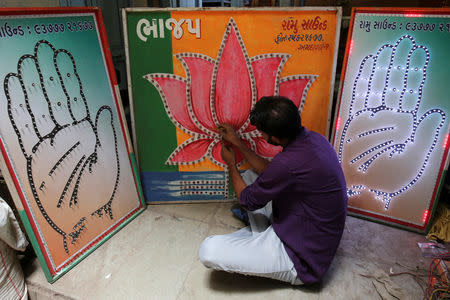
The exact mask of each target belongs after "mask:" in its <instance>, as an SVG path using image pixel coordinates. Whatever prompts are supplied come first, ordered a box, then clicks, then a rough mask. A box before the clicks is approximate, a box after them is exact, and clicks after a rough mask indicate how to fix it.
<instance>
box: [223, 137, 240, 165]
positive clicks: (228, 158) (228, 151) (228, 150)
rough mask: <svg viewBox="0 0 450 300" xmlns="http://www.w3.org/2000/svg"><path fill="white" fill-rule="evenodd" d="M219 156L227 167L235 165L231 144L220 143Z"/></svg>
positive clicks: (234, 155)
mask: <svg viewBox="0 0 450 300" xmlns="http://www.w3.org/2000/svg"><path fill="white" fill-rule="evenodd" d="M221 155H222V159H223V160H224V161H225V163H226V164H227V165H228V166H229V167H231V166H235V165H236V154H235V153H234V149H233V146H232V145H231V144H229V143H227V142H224V141H222V151H221Z"/></svg>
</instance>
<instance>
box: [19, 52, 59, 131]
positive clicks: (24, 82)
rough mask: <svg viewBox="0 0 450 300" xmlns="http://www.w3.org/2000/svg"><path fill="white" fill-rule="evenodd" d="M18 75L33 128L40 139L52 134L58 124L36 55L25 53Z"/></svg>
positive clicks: (21, 59)
mask: <svg viewBox="0 0 450 300" xmlns="http://www.w3.org/2000/svg"><path fill="white" fill-rule="evenodd" d="M18 77H19V80H20V81H21V88H22V90H23V93H24V95H25V102H26V103H27V105H29V109H28V112H29V114H30V116H31V118H32V120H33V124H32V125H33V129H34V130H35V132H36V134H37V136H38V138H39V139H43V138H44V137H45V136H46V135H48V134H50V133H51V132H52V131H53V129H54V128H55V126H56V125H57V123H56V120H55V117H54V115H53V110H52V108H51V103H50V102H49V101H48V98H47V97H46V95H45V91H44V89H43V87H42V81H43V78H42V75H41V73H40V69H39V64H38V62H37V59H36V57H35V56H32V55H24V56H22V57H21V58H20V60H19V63H18Z"/></svg>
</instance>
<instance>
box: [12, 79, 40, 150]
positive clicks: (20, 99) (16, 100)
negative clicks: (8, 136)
mask: <svg viewBox="0 0 450 300" xmlns="http://www.w3.org/2000/svg"><path fill="white" fill-rule="evenodd" d="M4 90H5V95H6V98H7V101H8V116H9V119H10V121H11V124H12V126H13V129H14V131H15V133H16V135H17V138H18V140H19V145H20V147H21V149H22V152H23V153H24V154H25V155H31V153H32V148H33V146H34V145H35V144H36V143H38V142H39V138H38V136H37V134H36V131H35V129H34V127H33V119H32V117H31V116H32V115H30V113H29V111H28V107H27V102H26V101H25V94H24V92H23V90H22V86H21V82H20V80H19V78H18V77H17V74H13V73H10V74H8V75H7V76H6V77H5V80H4Z"/></svg>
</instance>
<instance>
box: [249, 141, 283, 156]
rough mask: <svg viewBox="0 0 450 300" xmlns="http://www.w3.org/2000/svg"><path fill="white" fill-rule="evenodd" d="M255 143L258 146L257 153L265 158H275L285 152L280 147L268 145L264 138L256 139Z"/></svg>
mask: <svg viewBox="0 0 450 300" xmlns="http://www.w3.org/2000/svg"><path fill="white" fill-rule="evenodd" d="M253 141H254V142H255V144H256V153H257V154H258V155H261V156H264V157H274V156H275V154H277V153H279V152H281V150H283V148H282V147H280V146H274V145H271V144H269V143H267V142H266V140H265V139H263V138H262V137H254V138H253Z"/></svg>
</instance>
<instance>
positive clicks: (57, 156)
mask: <svg viewBox="0 0 450 300" xmlns="http://www.w3.org/2000/svg"><path fill="white" fill-rule="evenodd" d="M4 91H5V94H6V97H7V101H8V115H9V119H10V121H11V124H12V126H13V128H14V131H15V133H16V135H17V139H18V142H19V145H20V148H21V150H22V152H23V155H24V156H25V159H26V163H27V165H26V166H24V167H25V168H26V170H27V174H28V175H27V176H28V181H29V184H30V187H31V191H32V193H33V198H34V200H35V201H36V203H37V205H38V207H39V210H40V212H41V213H42V215H43V217H44V218H45V220H46V221H47V223H48V224H49V225H50V226H51V228H53V229H54V230H55V231H56V232H57V233H59V234H60V235H61V236H62V241H63V246H64V250H65V252H66V253H69V246H70V244H69V245H68V243H67V239H68V238H69V237H70V238H71V244H74V243H75V242H76V241H77V239H78V238H79V237H80V235H82V233H83V231H84V230H86V228H87V227H88V224H89V219H90V218H92V217H101V216H104V215H106V216H108V217H109V218H111V219H112V218H113V213H112V210H111V203H112V201H113V199H114V195H115V193H116V189H117V185H118V180H119V174H120V165H119V156H118V151H117V136H116V131H115V128H114V125H113V114H112V110H111V108H110V107H109V106H102V107H101V108H100V109H99V110H98V111H97V113H96V116H95V119H92V118H91V115H90V113H89V107H88V105H87V101H86V98H85V94H84V92H83V86H82V82H81V79H80V77H79V75H78V72H77V68H76V65H75V60H74V58H73V56H72V55H71V53H69V52H68V51H67V50H64V49H58V50H57V49H55V48H54V47H53V46H52V45H51V44H50V43H49V42H48V41H45V40H42V41H39V42H38V43H37V44H36V46H35V49H34V55H28V54H27V55H23V56H22V57H21V58H20V59H19V62H18V65H17V73H9V74H8V75H7V76H6V77H5V79H4ZM108 145H109V146H110V147H108ZM108 161H114V162H115V166H113V167H112V168H113V170H114V172H113V173H111V166H107V165H106V163H105V162H108ZM99 180H100V181H101V182H102V183H103V184H104V185H105V187H104V186H103V184H102V186H98V182H99Z"/></svg>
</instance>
